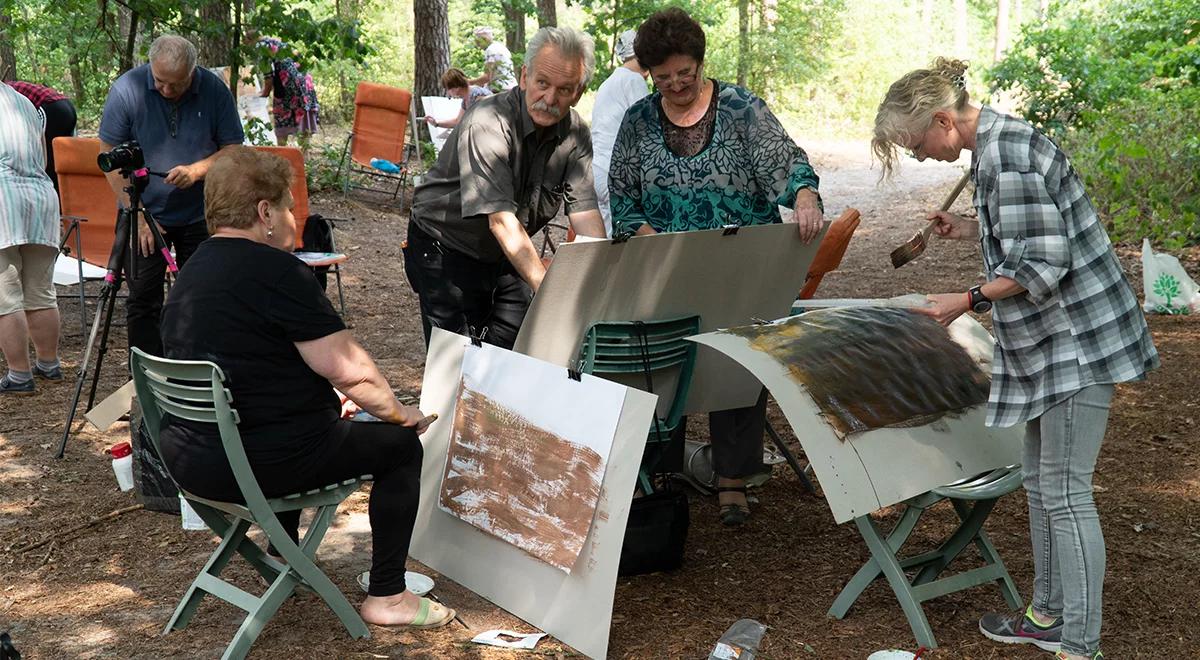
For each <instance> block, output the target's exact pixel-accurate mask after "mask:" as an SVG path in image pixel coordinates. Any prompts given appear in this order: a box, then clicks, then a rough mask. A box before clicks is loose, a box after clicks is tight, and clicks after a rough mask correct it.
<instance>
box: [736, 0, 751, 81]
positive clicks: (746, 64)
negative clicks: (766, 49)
mask: <svg viewBox="0 0 1200 660" xmlns="http://www.w3.org/2000/svg"><path fill="white" fill-rule="evenodd" d="M749 77H750V0H738V55H737V84H738V86H739V87H745V86H746V80H747V78H749Z"/></svg>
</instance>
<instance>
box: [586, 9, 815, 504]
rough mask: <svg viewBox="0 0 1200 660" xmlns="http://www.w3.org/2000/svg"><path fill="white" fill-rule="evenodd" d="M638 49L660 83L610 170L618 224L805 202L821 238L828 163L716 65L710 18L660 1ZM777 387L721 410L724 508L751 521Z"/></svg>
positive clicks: (645, 226)
mask: <svg viewBox="0 0 1200 660" xmlns="http://www.w3.org/2000/svg"><path fill="white" fill-rule="evenodd" d="M633 48H634V53H635V54H636V55H637V58H638V61H639V62H640V63H641V65H642V66H643V67H645V68H647V69H649V70H650V77H651V79H652V80H653V81H654V86H655V88H656V90H657V91H656V92H655V93H653V94H651V95H650V96H648V97H646V98H644V99H642V100H640V101H638V102H637V103H635V104H634V105H633V106H632V107H630V108H629V110H628V111H627V112H626V113H625V119H624V120H623V121H622V123H621V129H620V131H619V132H618V133H617V142H616V145H615V147H614V149H613V156H612V165H611V168H610V170H609V172H610V174H609V192H610V195H611V200H612V214H613V235H619V234H622V233H629V232H634V233H638V234H651V233H656V232H669V231H693V230H698V229H716V228H720V227H723V226H725V225H730V224H734V225H761V224H770V223H776V222H780V221H781V218H780V215H779V206H786V207H790V208H793V209H795V216H794V220H795V222H796V223H797V225H798V226H799V231H800V237H801V238H802V239H803V240H804V241H805V242H808V241H811V240H812V239H813V238H815V237H816V236H817V234H818V233H819V232H820V230H821V226H822V223H823V220H824V219H823V217H822V212H821V202H820V198H819V197H818V195H817V183H818V179H817V175H816V173H815V172H813V169H812V166H811V165H809V163H808V156H807V155H805V153H804V150H803V149H801V148H800V147H798V146H797V145H796V143H795V142H793V141H792V139H791V138H790V137H789V136H788V134H787V132H786V131H785V130H784V129H783V126H781V125H780V124H779V120H777V119H776V118H775V115H773V114H771V111H770V110H769V109H768V108H767V104H766V103H765V102H764V101H763V100H762V99H760V98H758V97H756V96H754V95H753V94H751V93H750V92H749V91H747V90H745V89H743V88H741V87H738V86H737V85H731V84H729V83H723V82H719V81H717V80H712V79H709V78H706V77H705V76H704V51H705V37H704V30H703V29H702V28H701V27H700V24H699V23H697V22H696V21H695V20H694V19H693V18H692V17H691V16H689V15H688V14H687V12H685V11H683V10H682V9H677V8H672V9H666V10H663V11H660V12H657V13H655V14H654V15H652V16H651V17H650V18H648V19H647V20H646V22H645V23H643V24H642V25H641V27H639V28H638V36H637V40H636V41H635V42H634V46H633ZM765 423H766V391H765V390H764V391H763V393H762V395H761V396H760V397H759V400H758V403H757V404H756V405H755V406H752V407H750V408H739V409H734V410H723V411H717V412H713V413H710V415H709V426H710V429H711V432H712V445H713V465H714V468H715V469H716V472H717V475H718V477H719V479H718V482H717V486H718V491H719V493H718V496H719V498H720V503H721V520H722V522H724V523H725V524H727V525H730V526H735V525H740V524H742V523H744V522H745V521H746V519H747V517H748V516H749V513H750V509H749V507H748V506H747V503H746V487H745V479H746V477H750V476H753V475H755V474H758V473H760V472H762V471H763V465H762V441H763V430H764V426H765Z"/></svg>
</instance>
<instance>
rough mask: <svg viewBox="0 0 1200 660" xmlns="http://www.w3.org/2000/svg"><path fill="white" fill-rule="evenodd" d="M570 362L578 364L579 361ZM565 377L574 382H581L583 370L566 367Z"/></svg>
mask: <svg viewBox="0 0 1200 660" xmlns="http://www.w3.org/2000/svg"><path fill="white" fill-rule="evenodd" d="M571 364H573V365H576V366H578V364H579V363H578V362H572V363H571ZM567 378H570V379H571V380H573V381H575V382H583V372H581V371H579V370H578V369H572V368H571V367H567Z"/></svg>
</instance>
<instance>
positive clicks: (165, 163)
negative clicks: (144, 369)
mask: <svg viewBox="0 0 1200 660" xmlns="http://www.w3.org/2000/svg"><path fill="white" fill-rule="evenodd" d="M244 138H245V136H244V134H243V132H242V124H241V121H240V120H239V119H238V114H237V109H236V107H235V105H234V101H233V95H232V94H230V93H229V88H228V87H226V86H225V84H224V83H222V82H221V79H220V78H218V77H217V76H216V75H214V74H213V73H212V72H210V71H209V70H208V69H204V68H202V67H197V66H196V47H195V46H194V45H192V43H191V42H190V41H188V40H187V39H184V38H183V37H179V36H175V35H164V36H161V37H159V38H158V39H155V40H154V43H153V44H151V45H150V63H149V64H143V65H142V66H139V67H137V68H134V69H130V70H129V71H126V72H125V74H124V75H122V76H121V77H120V78H118V79H117V81H116V82H115V83H113V86H112V88H111V89H110V90H109V92H108V100H107V101H105V103H104V116H103V117H102V118H101V120H100V140H101V141H102V142H103V143H104V149H105V150H107V149H111V148H112V147H113V146H115V145H118V144H121V143H123V142H127V141H129V140H137V142H138V144H140V145H141V147H142V151H143V152H144V153H145V157H146V167H147V168H149V169H150V170H151V171H153V172H160V173H164V174H165V175H166V176H163V177H159V176H155V175H151V177H150V183H149V185H148V186H147V187H146V191H145V192H144V193H143V194H142V202H143V203H144V204H145V206H146V209H147V210H148V211H149V212H150V215H151V217H153V218H154V220H155V221H156V222H158V225H159V227H160V228H161V229H162V233H163V236H164V238H166V240H167V243H168V244H169V245H171V246H172V247H174V249H175V258H176V260H177V261H178V263H179V266H180V267H181V268H182V267H183V265H184V263H185V262H186V261H187V260H188V257H190V256H191V255H192V252H194V251H195V250H196V247H197V246H198V245H200V242H201V241H203V240H204V239H206V238H208V230H207V228H206V226H205V224H204V176H205V175H206V174H207V173H208V168H209V167H210V166H211V165H212V163H213V161H214V160H215V159H216V158H217V157H218V152H220V151H221V150H222V149H224V148H226V147H229V146H232V145H236V144H241V143H242V141H243V139H244ZM108 182H109V184H110V185H111V186H112V188H113V191H114V192H115V193H116V194H117V199H118V200H119V202H120V204H121V205H122V206H127V205H128V204H129V198H128V195H126V194H125V191H124V187H125V186H126V185H127V182H126V181H125V179H124V177H122V176H121V175H120V173H119V172H109V173H108ZM137 231H138V245H139V250H138V252H139V254H138V258H136V259H133V255H129V257H130V259H128V260H126V262H125V264H126V265H125V269H126V275H127V281H128V283H129V300H128V304H127V306H126V308H127V313H126V314H127V320H128V324H129V345H130V346H131V347H133V346H137V347H138V348H140V349H142V350H143V351H146V352H148V353H152V354H154V355H162V339H161V338H160V337H159V328H158V324H159V317H160V316H161V314H162V303H163V277H164V275H165V273H166V267H167V264H166V262H165V261H164V260H163V257H162V255H160V254H159V253H158V251H157V250H155V249H154V238H153V236H152V235H151V234H150V231H149V230H148V229H147V228H146V226H145V223H144V222H140V221H139V222H138V223H137Z"/></svg>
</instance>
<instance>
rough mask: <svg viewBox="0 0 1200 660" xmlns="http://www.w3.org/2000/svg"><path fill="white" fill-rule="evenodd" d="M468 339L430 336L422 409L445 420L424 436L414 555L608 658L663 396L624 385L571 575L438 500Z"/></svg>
mask: <svg viewBox="0 0 1200 660" xmlns="http://www.w3.org/2000/svg"><path fill="white" fill-rule="evenodd" d="M467 345H469V341H468V340H467V339H466V338H465V337H462V336H460V335H456V334H453V333H449V332H446V331H444V330H441V329H438V328H435V329H434V331H433V335H432V337H431V339H430V344H429V354H428V356H427V357H426V361H425V380H424V383H423V385H422V390H421V410H422V411H423V412H425V413H426V414H430V413H435V412H436V413H438V419H437V421H436V422H434V423H433V424H432V425H431V426H430V427H429V430H427V431H426V432H425V433H424V434H423V435H422V436H421V444H422V445H423V446H424V449H425V457H424V463H423V466H422V470H421V504H420V507H419V509H418V512H417V520H416V525H415V527H414V529H413V541H412V547H411V549H410V554H411V555H412V557H413V558H414V559H416V560H417V561H420V562H421V563H423V564H425V565H426V566H428V567H430V568H432V569H433V570H435V571H438V572H439V573H441V574H442V575H443V576H445V577H446V578H448V579H450V580H453V581H455V582H457V583H459V584H461V585H462V586H464V587H466V588H467V589H470V590H471V591H473V592H475V593H477V594H479V595H480V596H482V597H484V598H486V599H488V600H490V601H491V602H493V603H495V604H496V605H497V606H499V607H501V608H503V609H505V610H507V611H509V612H511V613H512V614H514V615H516V616H518V617H520V618H522V619H524V620H525V621H526V622H528V623H529V624H530V625H533V626H535V627H537V628H539V629H541V630H544V631H546V632H548V633H550V634H551V635H553V636H554V637H556V638H558V639H559V640H561V641H562V642H563V643H565V644H568V645H570V646H571V647H573V648H575V649H576V650H577V651H579V652H580V653H583V654H584V655H586V656H588V657H591V658H603V657H605V656H606V655H607V653H608V633H609V626H610V625H611V623H612V605H613V594H614V591H615V590H616V584H617V565H618V563H619V562H620V557H621V545H622V543H623V542H624V537H625V523H626V521H627V520H628V517H629V506H630V503H631V500H632V495H633V490H634V486H635V482H636V480H637V469H638V465H639V463H640V462H641V457H642V451H643V449H644V448H645V444H646V432H647V429H649V428H650V420H651V415H652V413H653V411H654V408H655V404H656V401H657V398H658V397H656V396H654V395H652V394H647V393H645V392H641V391H638V390H634V389H628V390H627V391H626V393H625V399H624V402H623V404H622V409H621V417H620V420H619V421H618V422H617V430H616V435H615V437H614V439H613V445H612V450H611V453H610V454H609V459H608V466H607V469H606V470H605V473H604V481H603V485H602V486H601V491H600V499H599V505H598V506H597V509H596V518H595V522H594V523H593V525H592V528H591V530H590V532H589V534H588V538H587V541H586V542H585V543H584V547H583V551H582V552H581V553H580V555H579V560H578V562H577V563H576V565H575V568H574V569H573V570H572V571H571V573H570V574H566V573H564V572H562V571H560V570H559V569H557V568H555V567H554V566H551V565H550V564H547V563H545V562H542V561H540V560H538V559H536V558H534V557H533V556H531V555H529V554H528V553H526V552H525V551H523V550H521V549H520V548H518V547H516V546H514V545H511V544H509V543H506V542H504V541H502V540H500V539H498V538H496V537H494V536H491V535H489V534H486V533H484V532H482V531H480V530H479V529H477V528H476V527H474V526H472V525H470V524H468V523H466V522H463V521H462V520H459V519H458V518H456V517H454V516H452V515H450V514H448V513H446V512H445V511H442V510H441V509H439V508H438V504H437V502H438V493H439V491H440V489H441V485H442V484H441V478H442V472H443V468H444V466H445V463H446V453H447V450H448V448H449V444H450V431H451V425H452V421H453V419H454V404H455V400H456V398H457V395H458V384H459V379H460V376H461V373H462V360H463V354H464V352H465V349H466V346H467ZM563 378H564V379H566V378H567V374H566V371H565V370H564V371H563ZM449 605H450V606H453V605H454V604H453V603H449Z"/></svg>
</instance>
